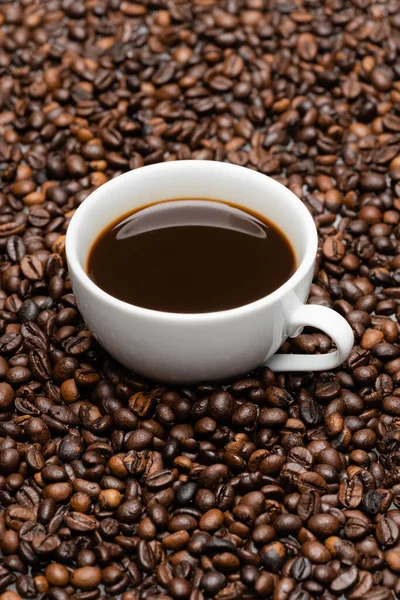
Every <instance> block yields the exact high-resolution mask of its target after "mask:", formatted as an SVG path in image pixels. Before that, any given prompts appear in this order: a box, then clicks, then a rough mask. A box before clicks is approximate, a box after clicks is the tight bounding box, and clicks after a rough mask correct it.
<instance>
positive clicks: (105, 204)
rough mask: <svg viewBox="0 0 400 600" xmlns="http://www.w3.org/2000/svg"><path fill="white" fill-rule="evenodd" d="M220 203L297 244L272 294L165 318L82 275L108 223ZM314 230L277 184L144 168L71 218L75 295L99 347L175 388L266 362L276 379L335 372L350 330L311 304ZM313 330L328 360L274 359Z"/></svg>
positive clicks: (229, 169) (189, 167) (218, 171)
mask: <svg viewBox="0 0 400 600" xmlns="http://www.w3.org/2000/svg"><path fill="white" fill-rule="evenodd" d="M185 197H186V198H214V199H220V200H226V201H229V202H232V203H234V204H236V205H239V206H242V207H243V208H244V209H246V208H249V209H252V210H253V211H255V212H257V213H259V214H261V215H265V216H266V217H267V218H268V219H270V220H271V221H272V222H273V223H275V224H276V225H277V226H278V227H279V228H280V229H281V230H282V231H284V233H285V234H286V235H287V237H288V239H289V240H290V241H291V243H292V246H293V249H294V251H295V254H296V259H297V269H296V271H295V273H294V274H293V275H292V277H290V279H288V281H286V283H284V284H283V285H282V286H281V287H280V288H278V289H277V290H276V291H274V292H273V293H272V294H269V295H268V296H266V297H264V298H262V299H261V300H257V301H256V302H252V303H251V304H247V305H245V306H241V307H239V308H234V309H231V310H226V311H220V312H214V313H200V314H178V313H167V312H160V311H154V310H148V309H146V308H140V307H138V306H133V305H131V304H128V303H126V302H122V301H121V300H118V299H117V298H114V297H113V296H110V295H109V294H107V293H106V292H104V291H103V290H102V289H100V288H99V287H97V285H95V284H94V283H93V281H91V279H90V278H89V277H88V275H87V274H86V262H87V258H88V253H89V250H90V248H91V246H92V244H93V242H94V241H95V239H96V238H97V236H98V235H99V233H101V232H102V231H103V230H104V228H105V227H107V225H109V224H110V223H111V222H112V221H114V220H115V219H118V217H120V216H123V215H126V214H127V213H129V211H131V210H133V209H136V208H138V207H140V206H144V205H147V204H149V203H153V202H154V203H156V202H158V201H160V200H167V199H171V198H185ZM317 243H318V239H317V231H316V228H315V225H314V221H313V219H312V217H311V215H310V213H309V212H308V210H307V209H306V207H305V206H304V204H303V203H302V202H301V201H300V200H299V198H297V196H295V195H294V194H293V193H292V192H291V191H289V190H288V189H287V188H285V187H284V186H283V185H281V184H280V183H277V182H276V181H274V180H273V179H271V178H269V177H267V176H265V175H262V174H260V173H257V172H255V171H252V170H250V169H246V168H244V167H238V166H234V165H230V164H226V163H220V162H211V161H194V160H193V161H189V160H186V161H185V160H184V161H176V162H166V163H161V164H156V165H151V166H148V167H143V168H141V169H137V170H134V171H130V172H128V173H125V174H123V175H121V176H119V177H116V178H115V179H112V180H110V181H108V182H107V183H106V184H105V185H103V186H101V187H100V188H98V189H97V190H95V191H94V192H93V193H92V194H91V195H90V196H89V197H88V198H87V199H86V200H85V201H84V202H83V203H82V205H81V206H80V207H79V208H78V210H77V211H76V212H75V214H74V216H73V218H72V220H71V223H70V225H69V228H68V232H67V240H66V245H67V260H68V265H69V273H70V277H71V281H72V287H73V291H74V293H75V296H76V300H77V303H78V306H79V309H80V310H81V312H82V315H83V317H84V319H85V320H86V322H87V324H88V325H89V327H90V329H91V330H92V332H93V333H94V335H95V337H96V338H97V339H98V340H99V342H100V343H101V344H102V346H103V347H104V348H105V349H106V350H107V351H108V352H109V353H110V354H111V355H112V356H114V357H115V358H116V359H117V360H118V361H119V362H121V363H122V364H123V365H125V366H126V367H128V368H129V369H132V370H133V371H135V372H136V373H138V374H140V375H144V376H147V377H150V378H152V379H156V380H160V381H165V382H171V383H190V382H200V381H204V380H215V379H225V378H228V377H231V376H234V375H240V374H243V373H246V372H248V371H250V370H252V369H254V368H255V367H257V366H259V365H261V364H268V365H269V366H270V367H271V369H273V370H274V371H320V370H325V369H333V368H335V367H337V366H339V365H340V363H341V362H343V361H344V360H345V359H346V358H347V356H348V354H349V353H350V350H351V347H352V345H353V342H354V338H353V332H352V330H351V328H350V326H349V324H348V323H347V322H346V321H345V319H344V318H343V317H342V316H340V315H339V314H338V313H337V312H335V311H334V310H331V309H329V308H325V307H322V306H313V305H306V304H305V301H306V300H307V296H308V293H309V291H310V286H311V281H312V277H313V271H314V263H315V258H316V252H317ZM128 276H129V274H128V273H127V277H128ZM305 325H311V326H313V327H316V328H318V329H320V330H322V331H324V332H325V333H326V334H327V335H329V336H330V337H331V338H332V339H333V340H334V342H335V344H336V347H337V350H335V351H334V352H331V353H329V354H323V355H322V354H321V355H304V354H291V355H283V354H276V355H275V356H274V354H275V352H276V351H277V350H278V348H279V347H280V345H281V344H282V343H283V342H284V340H285V339H286V338H287V337H288V336H291V337H293V336H296V335H298V334H299V333H300V332H301V330H302V328H303V327H304V326H305Z"/></svg>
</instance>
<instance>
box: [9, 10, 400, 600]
mask: <svg viewBox="0 0 400 600" xmlns="http://www.w3.org/2000/svg"><path fill="white" fill-rule="evenodd" d="M399 9H400V6H399V2H398V1H395V0H382V1H381V2H379V1H374V0H136V1H129V0H19V1H17V0H15V1H11V2H9V3H4V2H1V3H0V107H1V111H0V174H1V182H2V183H1V193H0V259H1V260H0V264H1V267H0V271H1V289H0V355H1V357H0V551H1V554H0V599H1V600H18V599H19V598H27V599H40V600H66V599H67V598H70V597H72V598H75V599H76V600H97V599H100V600H106V599H110V600H113V599H115V600H116V599H119V598H122V600H147V599H150V598H155V599H158V600H171V599H172V600H208V599H211V598H215V599H216V600H251V599H257V598H272V599H273V600H312V599H314V598H316V599H321V600H335V599H336V598H339V597H342V598H343V597H344V598H346V599H348V600H394V598H396V596H397V597H398V596H399V595H400V349H399V346H398V340H399V326H398V317H399V316H400V83H399V77H400V58H399V29H400V10H399ZM188 158H192V159H213V160H219V161H222V160H224V161H229V162H232V163H234V164H239V165H244V166H247V167H249V168H252V169H255V170H258V171H260V172H262V173H266V174H268V175H270V176H272V177H274V178H276V179H277V180H279V181H281V182H282V183H284V184H285V185H287V186H288V187H289V188H290V189H291V190H293V191H294V192H295V193H296V194H297V195H298V196H299V197H300V198H302V199H303V200H304V202H305V204H306V205H307V207H308V208H309V210H310V211H311V213H312V215H313V216H314V218H315V222H316V223H317V225H318V228H319V236H320V249H319V255H318V263H317V268H316V271H315V279H314V283H313V286H312V289H311V296H310V299H309V302H310V303H312V304H320V305H323V306H329V307H331V308H334V309H335V310H337V311H338V312H340V313H341V314H342V315H344V316H345V318H346V319H347V320H348V322H349V323H350V324H351V326H352V328H353V330H354V334H355V341H356V345H355V347H354V349H353V351H352V353H351V355H350V357H349V358H348V360H347V361H346V363H345V364H344V365H343V366H342V368H340V369H337V370H336V371H334V372H326V373H305V374H304V373H303V374H290V373H287V374H274V373H273V372H272V371H271V370H269V369H267V368H263V369H261V370H259V371H258V372H256V373H252V374H249V375H247V376H246V377H244V378H241V379H239V380H236V381H231V382H226V385H225V386H224V387H222V385H217V384H214V383H210V384H209V385H205V384H203V385H199V386H193V387H190V388H183V389H182V388H167V387H162V386H160V385H155V384H152V383H151V382H146V381H143V380H141V379H140V378H138V377H136V376H135V375H134V374H132V373H129V372H127V371H126V370H124V369H122V368H121V367H119V365H117V364H116V363H115V362H114V361H113V360H112V359H111V358H110V357H108V356H107V355H106V354H105V352H104V351H103V350H102V348H100V347H99V346H98V345H97V344H96V342H95V340H94V339H93V336H92V334H91V332H90V331H89V330H88V328H87V326H86V325H85V323H83V321H82V318H81V316H80V314H79V312H78V310H77V306H76V303H75V299H74V296H73V293H72V290H71V285H70V281H69V278H68V273H67V269H66V263H65V232H66V229H67V227H68V223H69V220H70V218H71V216H72V215H73V212H74V210H75V209H76V208H77V206H79V204H80V203H81V202H82V201H83V200H84V199H85V198H86V197H87V196H88V194H89V193H90V192H91V191H92V190H93V189H95V188H96V187H98V186H100V185H102V184H103V183H104V182H106V181H107V180H108V179H110V178H112V177H114V176H116V175H118V174H120V173H122V172H124V171H127V170H128V169H134V168H137V167H141V166H142V165H147V164H151V163H155V162H159V161H166V160H179V159H188ZM237 277H238V285H240V274H239V273H238V276H237ZM331 344H332V343H331V341H330V339H329V338H327V337H326V336H325V335H323V334H321V333H319V332H316V331H312V330H309V331H305V332H304V333H303V334H302V335H300V336H299V337H297V338H296V339H294V340H292V341H290V342H286V343H285V344H284V346H283V348H282V351H283V352H291V351H295V352H302V353H316V352H319V353H325V352H329V351H330V350H331Z"/></svg>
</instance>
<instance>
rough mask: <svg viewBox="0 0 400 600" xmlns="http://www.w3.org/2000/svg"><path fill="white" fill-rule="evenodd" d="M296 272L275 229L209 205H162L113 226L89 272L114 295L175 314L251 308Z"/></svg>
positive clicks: (229, 209)
mask: <svg viewBox="0 0 400 600" xmlns="http://www.w3.org/2000/svg"><path fill="white" fill-rule="evenodd" d="M295 270H296V259H295V255H294V252H293V249H292V247H291V245H290V243H289V241H288V240H287V239H286V237H285V235H284V234H283V233H282V232H281V231H279V229H278V228H277V227H276V226H275V225H274V224H273V223H270V222H269V221H267V220H266V219H265V218H264V217H261V216H260V215H257V214H253V213H251V212H247V211H244V210H242V209H241V208H238V207H236V206H232V205H229V204H225V203H223V202H219V201H216V200H215V201H213V200H203V199H179V200H169V201H166V202H160V203H158V204H155V205H152V206H149V207H147V208H142V209H139V210H137V211H135V212H133V213H131V214H130V215H129V216H124V217H122V218H121V219H119V220H118V221H115V222H114V223H111V224H110V225H109V226H108V227H107V228H106V229H105V230H104V231H103V232H102V233H101V234H100V235H99V237H98V238H97V239H96V241H95V242H94V244H93V246H92V248H91V251H90V254H89V259H88V267H87V271H88V274H89V276H90V278H91V279H92V280H93V281H94V282H95V283H96V284H97V285H98V286H99V287H100V288H102V289H103V290H104V291H106V292H108V293H109V294H111V295H112V296H114V297H116V298H119V299H120V300H124V301H125V302H129V303H130V304H134V305H136V306H141V307H143V308H150V309H153V310H160V311H165V312H175V313H203V312H214V311H220V310H228V309H230V308H236V307H238V306H243V305H245V304H249V303H250V302H254V301H255V300H259V299H260V298H263V297H264V296H266V295H268V294H270V293H271V292H273V291H274V290H276V289H277V288H278V287H279V286H281V285H282V284H283V283H285V281H287V280H288V279H289V277H290V276H291V275H292V274H293V273H294V271H295Z"/></svg>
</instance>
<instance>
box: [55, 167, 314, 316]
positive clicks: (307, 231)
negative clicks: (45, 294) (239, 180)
mask: <svg viewBox="0 0 400 600" xmlns="http://www.w3.org/2000/svg"><path fill="white" fill-rule="evenodd" d="M211 164H212V165H213V168H216V167H215V166H216V165H218V166H217V168H220V169H223V170H226V171H229V170H231V171H232V172H233V171H234V170H235V171H237V170H240V172H241V174H243V175H245V176H246V177H248V176H250V177H254V178H255V177H258V178H263V180H265V178H266V179H267V180H268V185H269V186H272V187H275V188H276V191H277V192H278V193H279V194H286V195H287V196H290V198H291V199H292V200H293V201H296V202H297V203H298V209H299V210H300V212H302V213H303V217H304V225H303V227H304V236H305V237H306V239H307V246H306V250H305V253H304V256H303V259H302V260H301V262H300V263H299V265H298V266H297V269H296V271H295V272H294V273H293V275H291V277H289V279H288V280H287V281H285V283H283V284H282V285H281V286H280V287H279V288H277V289H276V290H274V291H273V292H271V294H268V295H267V296H264V297H263V298H260V299H258V300H255V301H254V302H250V303H249V304H244V305H243V306H238V307H236V308H230V309H228V310H220V311H214V312H207V313H176V312H164V311H159V310H153V309H150V308H143V307H141V306H136V305H134V304H129V303H128V302H125V301H123V300H119V299H118V298H115V297H114V296H112V295H111V294H108V293H107V292H105V291H104V290H102V289H101V288H100V287H99V286H98V285H96V284H95V283H94V282H93V281H92V280H91V279H90V277H89V276H88V274H87V273H86V271H85V269H84V267H82V265H81V262H80V260H79V258H78V254H77V245H76V243H75V240H76V238H77V237H78V235H79V226H80V224H81V222H82V221H83V220H85V219H87V218H90V213H91V212H92V211H93V210H95V208H96V204H97V201H98V198H99V196H100V195H102V194H104V193H106V194H107V195H108V196H109V195H110V192H111V191H112V190H111V188H112V187H113V185H115V184H117V185H120V184H121V183H122V181H121V180H122V179H123V178H126V179H128V178H130V177H132V174H133V173H135V172H136V171H142V169H146V170H148V171H151V170H153V171H158V170H161V169H178V168H191V169H197V168H200V169H202V168H204V169H207V167H208V166H210V165H211ZM249 185H251V182H250V184H249ZM238 206H239V205H238ZM121 216H122V215H121ZM99 233H100V231H99ZM284 233H285V232H284ZM285 235H286V233H285ZM317 249H318V234H317V228H316V226H315V223H314V220H313V218H312V216H311V214H310V212H309V211H308V209H307V208H306V206H305V205H304V204H303V202H302V201H301V200H300V198H298V197H297V196H296V195H295V194H294V193H293V192H292V191H291V190H289V189H288V188H287V187H285V186H284V185H282V184H281V183H279V182H278V181H275V180H274V179H272V178H271V177H268V176H267V175H264V174H262V173H259V172H258V171H253V170H251V169H248V168H246V167H241V166H238V165H233V164H230V163H223V162H218V161H210V160H198V161H197V160H179V161H170V162H163V163H156V164H153V165H146V166H144V167H140V168H139V169H135V170H131V171H128V172H126V173H122V174H121V175H119V176H117V177H115V178H114V179H110V180H109V181H107V182H106V183H104V184H103V185H102V186H100V187H99V188H97V189H96V190H94V191H93V192H92V193H91V194H89V196H88V197H87V198H86V199H85V200H84V201H83V202H82V204H81V205H80V206H79V207H78V208H77V209H76V211H75V213H74V215H73V216H72V218H71V221H70V223H69V226H68V229H67V233H66V257H67V263H68V268H69V271H70V272H71V273H73V274H74V276H75V277H76V278H77V279H78V280H79V282H80V284H81V285H83V286H84V287H85V288H86V290H87V291H88V292H90V293H92V294H94V295H96V296H97V297H100V298H101V299H102V300H104V301H105V302H107V303H108V304H109V305H110V306H111V307H112V308H114V309H115V310H120V311H121V310H123V311H124V312H128V313H130V314H133V315H136V316H141V317H148V318H152V319H155V318H156V319H160V320H162V321H176V320H177V319H179V320H181V321H183V322H192V323H193V322H195V321H201V322H203V323H204V322H206V321H217V320H220V319H227V318H236V317H240V316H244V315H246V314H248V313H249V312H252V311H254V310H258V309H261V308H267V307H268V306H270V305H271V304H273V303H274V302H276V301H279V300H280V299H281V298H282V297H283V296H284V295H285V294H286V293H287V292H289V291H290V290H291V289H293V288H294V287H295V286H296V285H297V284H298V283H299V282H300V281H301V279H302V278H303V277H304V275H305V274H306V273H307V272H308V271H309V269H310V268H311V267H312V266H313V263H314V261H315V257H316V253H317Z"/></svg>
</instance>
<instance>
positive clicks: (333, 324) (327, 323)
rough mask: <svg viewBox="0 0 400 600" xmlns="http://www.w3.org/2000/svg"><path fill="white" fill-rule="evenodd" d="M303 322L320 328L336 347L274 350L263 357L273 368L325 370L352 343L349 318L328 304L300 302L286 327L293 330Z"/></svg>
mask: <svg viewBox="0 0 400 600" xmlns="http://www.w3.org/2000/svg"><path fill="white" fill-rule="evenodd" d="M305 325H311V327H316V328H317V329H321V331H323V332H324V333H326V334H327V335H329V336H330V337H331V338H332V339H333V341H334V342H335V344H336V347H337V350H336V351H335V352H330V353H328V354H316V355H315V354H313V355H306V354H275V355H274V356H271V358H269V359H268V360H267V361H266V364H267V366H268V367H270V368H271V369H272V370H273V371H326V370H329V369H334V368H335V367H338V366H339V365H340V364H342V362H344V361H345V360H346V358H347V357H348V355H349V354H350V351H351V349H352V346H353V344H354V334H353V330H352V329H351V327H350V325H349V324H348V322H347V321H346V320H345V319H344V317H342V316H341V315H339V313H337V312H335V311H334V310H332V309H331V308H327V307H325V306H314V305H311V304H301V305H300V306H299V307H298V308H297V309H296V310H295V311H294V312H293V313H292V314H291V316H290V318H289V331H292V332H293V334H292V335H291V336H290V337H295V336H296V335H297V333H296V332H298V331H299V329H301V328H302V327H304V326H305Z"/></svg>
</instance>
